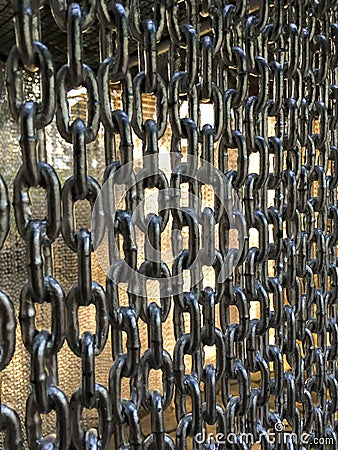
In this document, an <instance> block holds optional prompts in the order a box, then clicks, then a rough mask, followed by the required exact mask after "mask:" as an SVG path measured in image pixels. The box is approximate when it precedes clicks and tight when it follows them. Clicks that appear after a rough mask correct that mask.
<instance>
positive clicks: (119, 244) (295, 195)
mask: <svg viewBox="0 0 338 450" xmlns="http://www.w3.org/2000/svg"><path fill="white" fill-rule="evenodd" d="M38 3H39V2H33V1H31V0H24V1H20V0H17V1H15V2H14V3H13V7H14V13H15V15H14V25H15V34H16V45H14V46H13V48H12V50H11V52H10V54H9V57H8V61H7V88H8V99H9V106H10V111H11V114H12V116H13V118H14V119H15V121H16V122H17V123H18V126H19V134H20V135H19V141H20V147H21V155H22V166H21V167H20V169H19V171H18V173H17V175H16V177H15V180H14V210H15V218H16V226H17V229H18V232H19V234H20V236H21V238H22V239H23V240H24V241H25V242H26V244H27V258H28V262H27V278H28V282H27V284H26V285H25V286H23V288H22V292H21V297H20V314H19V322H20V326H21V333H22V340H23V343H24V345H25V347H26V349H27V351H28V352H29V353H30V355H31V391H32V392H31V395H30V396H29V398H28V399H27V404H26V420H25V432H26V435H27V445H28V448H29V449H33V450H35V449H36V450H37V449H45V450H47V449H60V450H61V449H62V450H64V449H78V450H82V449H83V450H85V449H89V448H91V449H108V448H115V449H121V450H122V449H134V450H137V449H139V450H141V449H157V450H166V449H177V450H178V449H181V450H185V449H188V448H193V449H210V450H211V449H216V448H217V449H219V450H221V449H226V448H230V447H235V448H237V449H243V450H245V449H247V448H252V446H253V445H254V443H255V442H256V441H257V442H258V441H259V442H260V443H261V445H262V448H286V447H287V448H290V449H293V448H294V449H303V448H309V449H310V448H316V449H317V448H324V447H325V445H328V446H329V447H330V448H334V449H337V448H338V436H337V433H338V425H337V424H338V420H337V419H338V415H337V410H338V402H337V399H338V396H337V392H338V371H337V340H338V317H337V298H338V294H337V285H338V264H337V244H338V232H337V230H338V228H337V226H338V205H337V186H338V176H337V173H338V148H337V146H338V134H337V132H338V84H337V83H338V80H337V76H338V73H337V68H338V56H337V55H338V49H337V43H338V17H337V14H338V7H337V5H336V2H335V1H330V0H320V1H317V0H316V1H315V0H303V1H301V0H290V1H288V0H285V1H280V0H269V1H262V2H260V3H259V7H258V8H253V7H251V6H250V5H251V3H252V2H249V1H247V0H243V1H241V2H231V1H228V0H201V1H195V0H183V1H175V0H159V1H154V2H150V3H151V7H149V6H148V7H147V6H146V3H145V2H142V0H125V1H120V2H119V1H113V2H107V1H106V0H90V1H88V2H84V3H83V4H82V3H81V4H79V3H67V2H60V1H58V0H51V1H50V2H49V6H50V9H51V12H52V14H53V17H54V19H55V22H56V24H57V26H58V28H59V31H60V33H66V35H67V61H66V62H65V64H64V65H63V66H62V67H61V68H58V69H57V71H55V69H54V66H53V59H52V55H51V53H50V51H49V50H48V48H47V47H46V46H45V45H44V44H43V43H42V42H41V40H42V36H41V32H40V29H41V23H40V8H43V7H45V6H43V5H42V4H41V5H39V4H38ZM89 29H96V30H98V33H99V45H100V49H98V51H100V58H101V62H100V66H99V67H98V68H93V67H92V68H91V67H90V64H91V61H90V55H88V54H86V53H85V52H84V44H83V40H84V33H85V32H86V31H88V30H89ZM43 38H44V39H45V40H46V41H48V36H44V37H43ZM49 46H50V48H53V43H52V42H49ZM135 54H137V57H136V60H137V67H135V64H134V63H133V61H135ZM96 69H97V70H96ZM26 72H27V73H35V74H36V77H37V78H38V79H39V83H40V98H39V99H36V100H30V99H29V98H28V96H27V93H26V92H25V83H24V73H26ZM79 87H83V88H85V89H86V105H87V112H86V117H87V118H86V120H84V119H83V118H81V117H79V116H78V117H75V118H73V116H72V111H71V108H70V104H69V101H68V95H69V91H71V90H73V89H78V88H79ZM113 89H115V90H116V91H118V92H119V97H120V98H121V101H120V105H117V102H116V101H115V100H114V99H113V98H112V97H113V96H112V90H113ZM146 98H147V99H148V100H149V98H152V102H153V103H154V114H153V115H152V117H151V118H149V117H148V114H147V112H146V100H145V99H146ZM185 106H186V112H184V110H183V109H184V107H185ZM205 108H207V111H208V113H207V115H206V117H205V114H204V111H205ZM54 115H55V117H56V123H57V127H58V131H59V133H60V135H61V136H62V138H63V139H64V140H65V142H67V143H70V144H71V145H72V147H73V167H72V169H73V175H72V176H71V177H70V178H69V179H67V180H66V181H65V183H64V184H63V187H62V189H61V187H60V181H59V177H58V174H57V172H56V170H55V169H54V168H53V167H52V165H50V164H49V163H48V161H47V158H46V151H45V147H44V133H45V131H46V127H47V125H48V124H49V123H50V122H51V121H52V120H53V119H54ZM100 124H102V126H103V128H104V139H103V143H102V146H101V148H102V152H104V155H105V163H106V167H105V170H104V174H102V185H103V186H101V185H100V184H99V182H98V181H97V180H96V179H95V178H93V177H92V176H91V175H90V174H89V173H88V169H87V166H88V160H87V158H88V156H87V145H88V144H89V143H90V142H93V141H94V140H96V139H98V133H99V127H100ZM165 136H170V148H169V149H163V137H165ZM138 141H140V142H141V147H142V162H141V166H142V167H141V168H140V169H139V170H138V168H137V167H138V162H137V161H136V156H135V155H136V152H135V148H134V147H135V144H136V143H137V142H138ZM163 154H166V155H167V156H169V158H168V160H169V166H170V169H169V170H168V169H166V168H165V167H164V164H163V158H162V156H163ZM186 186H188V187H186ZM36 187H41V188H42V189H44V190H45V191H46V199H47V200H46V212H45V216H44V217H40V218H35V217H34V216H33V213H32V210H33V205H32V201H31V197H30V190H31V189H33V188H36ZM119 189H120V190H121V189H122V190H123V192H124V195H123V197H122V200H121V199H120V200H121V201H120V202H118V201H117V195H116V192H117V191H118V190H119ZM208 189H209V193H210V192H211V194H209V197H208V195H207V194H206V191H207V190H208ZM150 190H152V192H154V191H156V192H157V205H155V206H154V210H153V211H152V212H151V213H148V214H147V213H146V211H145V201H146V199H147V196H148V194H149V191H150ZM185 195H186V197H187V201H186V202H185V200H184V198H183V197H184V196H185ZM210 197H211V201H210ZM82 200H86V201H88V202H89V204H90V207H91V216H92V219H93V221H92V229H87V228H80V227H79V226H78V225H77V222H78V220H77V216H76V203H77V202H79V201H82ZM155 203H156V202H155ZM8 230H9V200H8V194H7V187H6V184H5V182H4V180H3V179H2V178H1V177H0V248H1V247H2V245H3V243H4V241H5V238H6V235H7V233H8ZM168 230H169V233H170V234H171V249H172V254H171V262H170V263H169V262H168V260H167V259H166V255H165V252H164V249H165V248H166V247H167V245H168V241H169V240H170V239H168V233H167V232H168ZM61 232H62V236H63V240H64V242H65V243H66V244H67V246H68V247H69V248H70V249H71V250H72V251H73V252H74V253H76V255H77V261H78V273H77V283H76V284H74V285H73V286H72V287H71V289H70V290H69V292H67V293H66V294H65V293H64V291H63V288H62V287H61V284H60V282H58V281H57V280H56V278H55V277H54V272H53V254H52V251H53V243H54V241H55V240H56V239H57V238H58V237H59V235H60V233H61ZM236 235H237V242H236V239H235V240H234V236H236ZM105 236H106V237H107V242H108V250H107V253H108V255H107V260H108V262H109V264H108V266H109V270H107V273H106V275H107V276H106V286H105V287H103V286H102V285H101V284H99V282H98V281H99V280H97V281H95V280H94V279H93V275H92V264H93V254H94V252H95V250H96V249H97V248H98V247H99V246H100V244H101V243H102V242H103V241H104V239H105ZM140 236H142V238H140ZM234 241H235V243H234ZM142 246H143V247H144V248H143V249H142ZM187 274H189V276H188V275H187ZM211 279H213V281H210V280H211ZM149 280H150V281H152V282H157V283H158V284H159V292H160V294H159V299H158V301H151V300H150V298H153V295H150V293H149V292H148V291H149V289H148V288H147V283H148V281H149ZM187 280H188V281H187ZM101 283H102V281H101ZM121 284H127V286H128V287H127V302H125V301H123V299H122V294H121V289H120V287H121ZM13 301H15V299H13ZM45 302H46V303H50V304H51V318H52V320H51V329H50V330H46V329H41V330H38V329H37V328H36V325H35V316H36V310H35V305H36V304H37V303H40V304H41V303H45ZM90 305H94V307H95V323H96V330H95V332H92V331H91V330H85V331H83V330H82V333H81V334H80V324H79V318H78V313H79V308H81V307H85V308H87V310H88V311H89V308H88V307H89V306H90ZM256 306H257V307H256ZM0 309H1V311H2V314H1V320H0V325H1V326H0V338H1V339H0V371H1V370H3V369H4V368H5V367H6V365H7V364H8V363H9V362H10V360H11V358H12V355H13V352H14V343H15V324H16V320H15V313H14V307H13V303H12V302H11V301H10V299H9V298H8V297H7V296H6V294H4V293H3V292H2V291H0ZM88 314H91V313H88ZM169 322H172V325H173V332H174V339H175V345H174V348H173V351H170V349H169V348H167V347H166V341H165V338H164V331H163V330H164V327H165V326H166V325H167V324H168V323H169ZM141 328H146V329H147V338H145V339H143V340H142V338H141V331H140V330H141ZM109 330H110V332H111V334H110V336H109ZM65 341H67V343H68V346H69V347H70V349H71V350H72V352H73V353H74V354H75V355H76V356H77V357H78V358H79V360H80V361H81V367H82V377H81V379H79V380H78V389H77V390H76V392H74V393H73V395H72V396H71V398H67V397H66V395H65V394H64V393H63V387H62V386H59V383H58V364H57V357H58V353H59V352H60V350H61V349H62V348H63V346H64V345H65ZM108 342H111V348H112V360H113V362H112V365H111V369H110V372H109V374H108V373H107V384H106V385H105V386H104V385H102V384H99V383H97V381H96V378H95V368H96V367H97V364H99V363H98V362H97V357H98V356H99V355H100V354H101V353H102V352H103V350H104V349H105V347H106V345H108V344H107V343H108ZM210 354H212V355H213V356H212V357H210V356H208V355H210ZM69 371H72V367H69ZM153 371H155V372H156V373H157V374H158V377H157V378H156V380H157V382H156V386H154V384H153V383H151V376H150V374H151V372H153ZM125 380H127V381H128V383H129V386H130V392H129V394H127V395H126V394H125V393H123V388H122V386H123V384H124V381H125ZM126 397H127V398H126ZM12 406H15V405H12ZM173 407H174V410H175V412H174V414H173V413H172V412H171V411H172V408H173ZM84 409H90V410H97V417H98V419H97V423H96V424H95V428H91V429H88V430H86V429H85V427H84V422H83V420H82V415H83V411H84ZM51 411H55V413H56V428H55V430H50V431H51V433H50V434H49V435H48V436H43V434H42V416H43V415H46V414H49V413H50V412H51ZM0 414H1V427H0V429H1V431H4V432H5V433H6V440H5V448H6V449H8V450H13V449H21V448H23V446H24V444H23V437H22V433H21V426H20V420H19V417H18V415H17V414H16V412H15V411H14V409H11V408H10V407H9V406H6V405H4V404H2V403H1V401H0ZM170 415H172V416H174V417H172V423H174V425H173V427H172V428H170V427H168V425H167V422H168V420H169V417H170ZM144 416H149V417H150V429H149V430H148V431H145V430H146V427H145V424H144V420H143V417H144ZM271 439H273V441H271ZM110 446H111V447H110Z"/></svg>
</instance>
